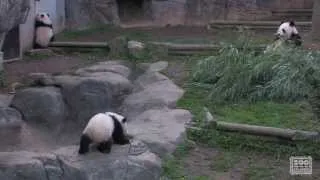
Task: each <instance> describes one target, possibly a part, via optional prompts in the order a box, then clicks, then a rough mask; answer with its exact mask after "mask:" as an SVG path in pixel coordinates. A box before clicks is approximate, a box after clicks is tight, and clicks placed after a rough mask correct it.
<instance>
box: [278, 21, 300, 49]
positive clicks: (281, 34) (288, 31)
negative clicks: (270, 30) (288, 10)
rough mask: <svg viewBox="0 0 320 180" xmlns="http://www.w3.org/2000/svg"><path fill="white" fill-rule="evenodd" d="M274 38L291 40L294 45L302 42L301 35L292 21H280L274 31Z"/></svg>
mask: <svg viewBox="0 0 320 180" xmlns="http://www.w3.org/2000/svg"><path fill="white" fill-rule="evenodd" d="M276 40H283V41H289V42H290V41H291V42H294V44H295V45H296V46H300V45H301V44H302V40H301V36H300V35H299V32H298V30H297V28H296V25H295V22H294V21H287V22H281V24H280V26H279V28H278V30H277V32H276Z"/></svg>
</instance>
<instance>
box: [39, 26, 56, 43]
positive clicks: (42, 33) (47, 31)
mask: <svg viewBox="0 0 320 180" xmlns="http://www.w3.org/2000/svg"><path fill="white" fill-rule="evenodd" d="M52 36H53V31H52V29H51V28H49V27H38V28H37V29H36V43H37V44H40V45H42V46H48V45H49V42H50V39H51V37H52Z"/></svg>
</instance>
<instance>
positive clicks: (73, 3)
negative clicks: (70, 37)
mask: <svg viewBox="0 0 320 180" xmlns="http://www.w3.org/2000/svg"><path fill="white" fill-rule="evenodd" d="M65 1H66V3H65V6H66V7H65V8H66V23H67V26H66V28H69V29H82V28H86V27H88V26H89V25H96V24H109V23H111V24H119V23H120V19H119V15H118V5H117V2H116V0H65Z"/></svg>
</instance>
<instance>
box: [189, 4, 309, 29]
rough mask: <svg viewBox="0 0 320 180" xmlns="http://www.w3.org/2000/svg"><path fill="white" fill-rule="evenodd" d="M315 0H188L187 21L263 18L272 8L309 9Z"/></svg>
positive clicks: (203, 21)
mask: <svg viewBox="0 0 320 180" xmlns="http://www.w3.org/2000/svg"><path fill="white" fill-rule="evenodd" d="M313 1H314V0H187V4H186V15H187V16H186V23H188V24H195V23H197V22H198V23H199V22H202V23H206V22H208V21H211V20H261V19H267V18H268V17H270V16H271V15H272V14H271V10H276V9H309V8H312V6H313Z"/></svg>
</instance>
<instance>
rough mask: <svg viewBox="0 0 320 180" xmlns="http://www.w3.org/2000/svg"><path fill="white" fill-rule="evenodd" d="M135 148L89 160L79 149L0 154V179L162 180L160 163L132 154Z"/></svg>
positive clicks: (149, 155) (146, 154) (151, 157)
mask: <svg viewBox="0 0 320 180" xmlns="http://www.w3.org/2000/svg"><path fill="white" fill-rule="evenodd" d="M140 144H141V143H140ZM132 147H133V146H132V145H131V146H130V145H126V146H123V147H120V146H113V149H112V155H111V154H101V153H99V152H95V153H90V154H89V155H87V156H79V155H78V154H77V148H78V147H76V146H68V147H64V148H61V149H58V150H56V151H54V152H52V153H32V152H25V151H22V152H0V179H1V180H20V179H24V180H49V179H50V180H59V179H64V180H125V179H132V180H157V179H159V177H160V171H161V161H160V159H159V158H158V157H157V156H156V155H155V154H152V153H150V152H149V151H144V152H140V153H139V154H134V153H131V152H130V151H132V150H131V148H132ZM133 148H134V147H133Z"/></svg>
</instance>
